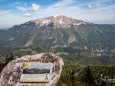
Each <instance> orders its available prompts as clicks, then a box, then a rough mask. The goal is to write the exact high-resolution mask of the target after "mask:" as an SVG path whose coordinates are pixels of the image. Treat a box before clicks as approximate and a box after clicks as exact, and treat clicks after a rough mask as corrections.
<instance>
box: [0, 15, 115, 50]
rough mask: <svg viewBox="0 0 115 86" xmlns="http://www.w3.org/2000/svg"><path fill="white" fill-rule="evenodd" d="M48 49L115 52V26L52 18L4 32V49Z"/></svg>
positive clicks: (1, 43)
mask: <svg viewBox="0 0 115 86" xmlns="http://www.w3.org/2000/svg"><path fill="white" fill-rule="evenodd" d="M31 45H45V46H48V47H50V48H51V49H53V50H55V49H57V48H60V47H61V48H63V47H70V48H73V49H80V50H92V51H98V52H113V51H114V49H115V25H109V24H103V25H101V24H93V23H88V22H84V21H81V20H77V19H73V18H69V17H66V16H61V15H60V16H51V17H47V18H40V19H37V20H33V21H29V22H26V23H23V24H21V25H15V26H13V27H12V28H10V29H8V30H0V47H9V46H10V47H11V46H31Z"/></svg>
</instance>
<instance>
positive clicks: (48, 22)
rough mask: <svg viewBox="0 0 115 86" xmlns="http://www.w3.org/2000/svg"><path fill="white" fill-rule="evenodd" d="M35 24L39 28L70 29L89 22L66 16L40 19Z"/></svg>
mask: <svg viewBox="0 0 115 86" xmlns="http://www.w3.org/2000/svg"><path fill="white" fill-rule="evenodd" d="M34 22H35V24H36V25H37V26H38V27H42V26H47V27H48V26H50V27H54V28H70V27H71V26H79V25H82V24H88V23H87V22H84V21H81V20H77V19H73V18H70V17H67V16H64V15H58V16H50V17H46V18H40V19H37V20H34Z"/></svg>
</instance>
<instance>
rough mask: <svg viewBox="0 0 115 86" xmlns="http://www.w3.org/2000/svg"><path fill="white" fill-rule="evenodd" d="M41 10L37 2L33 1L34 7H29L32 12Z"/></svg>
mask: <svg viewBox="0 0 115 86" xmlns="http://www.w3.org/2000/svg"><path fill="white" fill-rule="evenodd" d="M39 10H40V6H39V5H37V4H35V3H33V4H32V7H31V8H30V9H29V11H30V12H37V11H39Z"/></svg>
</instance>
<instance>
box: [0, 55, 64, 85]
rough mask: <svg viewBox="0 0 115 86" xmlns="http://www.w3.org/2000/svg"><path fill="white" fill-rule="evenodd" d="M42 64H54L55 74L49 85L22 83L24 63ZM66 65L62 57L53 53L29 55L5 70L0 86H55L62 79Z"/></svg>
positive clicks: (12, 62)
mask: <svg viewBox="0 0 115 86" xmlns="http://www.w3.org/2000/svg"><path fill="white" fill-rule="evenodd" d="M27 61H28V62H40V63H52V64H53V67H54V68H53V70H52V71H53V72H52V75H51V78H52V79H51V80H50V81H49V82H48V83H21V82H20V76H21V74H22V72H21V66H22V64H23V63H24V62H27ZM63 65H64V63H63V60H62V58H61V57H59V56H56V55H55V54H53V53H41V54H36V55H27V56H23V57H21V58H17V59H15V60H13V61H11V62H10V63H8V65H7V66H6V67H5V68H4V69H3V71H2V72H1V74H0V86H55V85H56V84H57V82H58V80H59V79H60V74H61V71H62V67H63Z"/></svg>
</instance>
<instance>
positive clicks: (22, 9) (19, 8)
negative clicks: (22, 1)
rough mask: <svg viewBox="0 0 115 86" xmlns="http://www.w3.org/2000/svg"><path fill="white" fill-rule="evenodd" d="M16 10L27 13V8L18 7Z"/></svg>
mask: <svg viewBox="0 0 115 86" xmlns="http://www.w3.org/2000/svg"><path fill="white" fill-rule="evenodd" d="M17 9H18V10H20V11H27V8H25V7H22V6H18V7H17Z"/></svg>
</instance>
